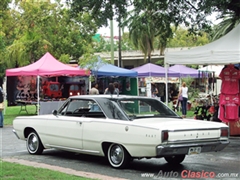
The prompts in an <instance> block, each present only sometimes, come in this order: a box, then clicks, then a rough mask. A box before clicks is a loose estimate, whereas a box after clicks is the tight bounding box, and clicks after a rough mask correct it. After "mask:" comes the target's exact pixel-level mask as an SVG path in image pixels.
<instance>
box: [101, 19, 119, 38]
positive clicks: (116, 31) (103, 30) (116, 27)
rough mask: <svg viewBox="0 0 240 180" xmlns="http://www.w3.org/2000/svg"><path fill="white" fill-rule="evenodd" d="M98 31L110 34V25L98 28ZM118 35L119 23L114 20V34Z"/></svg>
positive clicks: (104, 34)
mask: <svg viewBox="0 0 240 180" xmlns="http://www.w3.org/2000/svg"><path fill="white" fill-rule="evenodd" d="M109 24H110V23H109ZM97 33H98V34H101V35H102V36H110V35H111V29H110V26H108V27H102V28H100V29H98V31H97ZM118 35H119V32H118V23H117V22H116V21H113V36H118Z"/></svg>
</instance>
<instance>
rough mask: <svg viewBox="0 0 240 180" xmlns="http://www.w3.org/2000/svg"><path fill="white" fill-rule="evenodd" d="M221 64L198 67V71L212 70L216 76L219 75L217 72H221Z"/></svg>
mask: <svg viewBox="0 0 240 180" xmlns="http://www.w3.org/2000/svg"><path fill="white" fill-rule="evenodd" d="M223 67H224V66H223V65H208V66H205V67H202V68H199V69H198V71H200V72H214V73H215V76H216V77H219V74H220V73H221V71H222V69H223Z"/></svg>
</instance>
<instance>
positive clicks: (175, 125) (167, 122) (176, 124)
mask: <svg viewBox="0 0 240 180" xmlns="http://www.w3.org/2000/svg"><path fill="white" fill-rule="evenodd" d="M134 124H136V125H139V126H147V127H150V128H158V129H162V130H164V129H166V130H175V129H179V130H181V129H208V128H220V127H228V126H227V125H226V124H224V123H219V122H210V121H202V120H194V119H178V118H144V119H136V120H134Z"/></svg>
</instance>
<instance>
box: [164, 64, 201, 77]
mask: <svg viewBox="0 0 240 180" xmlns="http://www.w3.org/2000/svg"><path fill="white" fill-rule="evenodd" d="M169 70H171V71H174V72H177V73H179V75H180V76H179V77H192V78H198V77H199V76H200V73H199V71H198V70H197V69H193V68H189V67H187V66H184V65H179V64H176V65H174V66H171V67H170V68H169Z"/></svg>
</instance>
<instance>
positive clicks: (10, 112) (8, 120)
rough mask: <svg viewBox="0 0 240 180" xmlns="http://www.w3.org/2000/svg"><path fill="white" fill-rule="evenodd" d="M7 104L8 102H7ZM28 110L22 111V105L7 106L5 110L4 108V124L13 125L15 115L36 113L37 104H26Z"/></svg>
mask: <svg viewBox="0 0 240 180" xmlns="http://www.w3.org/2000/svg"><path fill="white" fill-rule="evenodd" d="M5 104H7V103H6V102H5ZM26 108H27V111H28V113H27V112H26V111H21V112H20V110H21V106H10V107H7V106H5V110H4V112H3V113H4V125H12V122H13V120H14V118H15V117H17V116H33V115H36V113H35V112H36V106H35V105H27V106H26Z"/></svg>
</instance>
